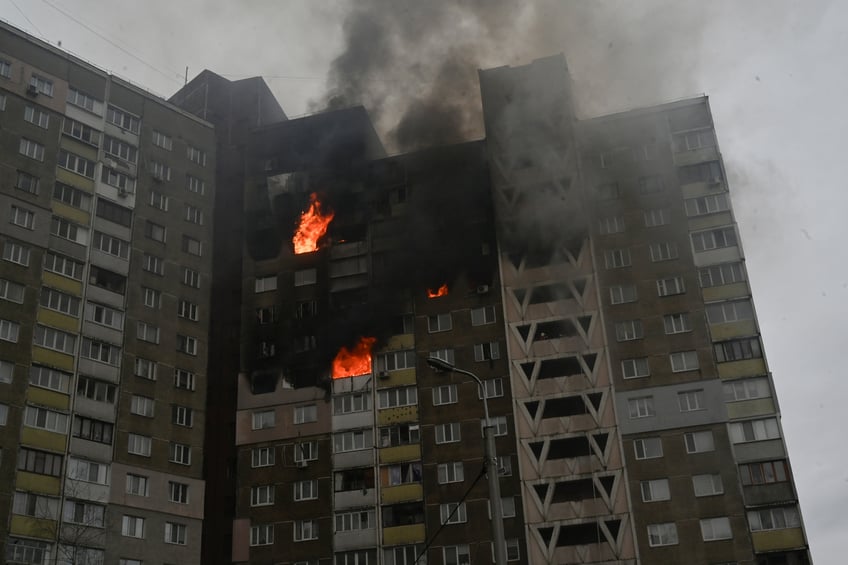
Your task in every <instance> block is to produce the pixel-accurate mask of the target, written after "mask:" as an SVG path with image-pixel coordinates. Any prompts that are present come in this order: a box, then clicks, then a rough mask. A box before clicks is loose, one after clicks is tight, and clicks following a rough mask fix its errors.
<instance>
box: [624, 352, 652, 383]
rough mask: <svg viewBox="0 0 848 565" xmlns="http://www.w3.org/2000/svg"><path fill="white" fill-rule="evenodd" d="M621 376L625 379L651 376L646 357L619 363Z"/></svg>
mask: <svg viewBox="0 0 848 565" xmlns="http://www.w3.org/2000/svg"><path fill="white" fill-rule="evenodd" d="M621 374H622V376H623V377H624V378H625V379H635V378H639V377H647V376H649V375H650V374H651V369H650V367H649V366H648V359H647V358H646V357H639V358H637V359H624V360H623V361H622V362H621Z"/></svg>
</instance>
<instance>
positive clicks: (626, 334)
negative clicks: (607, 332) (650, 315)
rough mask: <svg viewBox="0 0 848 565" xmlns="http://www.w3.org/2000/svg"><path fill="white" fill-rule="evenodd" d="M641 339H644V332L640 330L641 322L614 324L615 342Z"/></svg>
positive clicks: (631, 321) (628, 321) (629, 321)
mask: <svg viewBox="0 0 848 565" xmlns="http://www.w3.org/2000/svg"><path fill="white" fill-rule="evenodd" d="M643 337H645V330H644V329H643V328H642V320H627V321H625V322H616V324H615V339H616V340H617V341H631V340H634V339H642V338H643Z"/></svg>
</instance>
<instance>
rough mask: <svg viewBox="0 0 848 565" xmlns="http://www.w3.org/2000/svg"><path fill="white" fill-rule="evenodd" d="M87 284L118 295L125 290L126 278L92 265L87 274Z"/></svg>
mask: <svg viewBox="0 0 848 565" xmlns="http://www.w3.org/2000/svg"><path fill="white" fill-rule="evenodd" d="M88 284H92V285H94V286H99V287H100V288H105V289H106V290H109V291H112V292H115V293H118V294H124V293H125V292H126V288H127V278H126V277H124V276H122V275H119V274H118V273H113V272H112V271H107V270H106V269H101V268H100V267H95V266H94V265H92V266H91V269H90V271H89V273H88Z"/></svg>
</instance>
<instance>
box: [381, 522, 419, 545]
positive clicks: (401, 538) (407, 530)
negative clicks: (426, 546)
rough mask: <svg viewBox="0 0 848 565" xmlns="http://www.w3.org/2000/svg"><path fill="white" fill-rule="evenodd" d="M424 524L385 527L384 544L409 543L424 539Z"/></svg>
mask: <svg viewBox="0 0 848 565" xmlns="http://www.w3.org/2000/svg"><path fill="white" fill-rule="evenodd" d="M425 534H426V530H425V528H424V524H412V525H409V526H393V527H391V528H383V546H390V545H407V544H412V543H420V542H423V541H424V535H425Z"/></svg>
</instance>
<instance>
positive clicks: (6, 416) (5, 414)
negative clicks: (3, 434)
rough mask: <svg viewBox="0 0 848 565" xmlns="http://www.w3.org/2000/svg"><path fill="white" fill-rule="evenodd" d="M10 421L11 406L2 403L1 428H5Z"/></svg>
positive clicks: (0, 410)
mask: <svg viewBox="0 0 848 565" xmlns="http://www.w3.org/2000/svg"><path fill="white" fill-rule="evenodd" d="M8 419H9V405H8V404H4V403H1V402H0V426H5V425H6V422H7V420H8Z"/></svg>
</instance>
